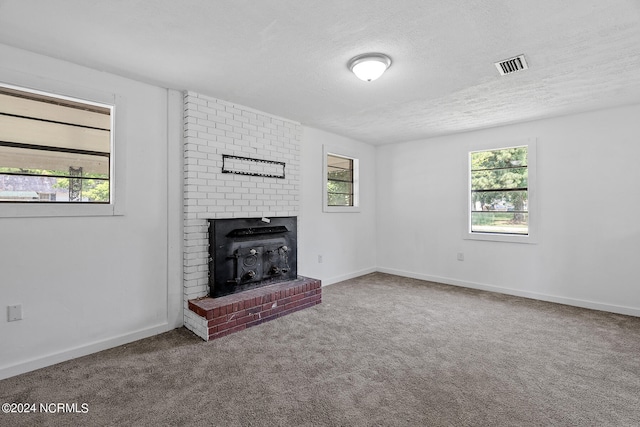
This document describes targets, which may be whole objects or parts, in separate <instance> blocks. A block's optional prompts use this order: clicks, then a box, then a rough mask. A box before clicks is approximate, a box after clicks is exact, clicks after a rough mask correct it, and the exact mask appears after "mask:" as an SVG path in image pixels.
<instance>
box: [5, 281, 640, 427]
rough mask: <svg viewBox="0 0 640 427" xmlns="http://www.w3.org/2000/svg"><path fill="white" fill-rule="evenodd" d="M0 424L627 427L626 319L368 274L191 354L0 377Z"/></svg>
mask: <svg viewBox="0 0 640 427" xmlns="http://www.w3.org/2000/svg"><path fill="white" fill-rule="evenodd" d="M0 402H23V403H24V402H31V403H49V402H62V403H74V402H75V403H77V404H78V405H79V406H78V407H79V408H81V404H82V403H86V404H87V408H88V412H87V413H78V414H64V413H58V414H43V413H36V414H0V425H2V426H34V425H65V426H66V425H83V426H84V425H135V426H144V425H149V426H152V425H154V426H155V425H176V426H184V425H213V426H639V425H640V318H636V317H629V316H622V315H617V314H611V313H605V312H598V311H591V310H585V309H580V308H574V307H568V306H563V305H558V304H551V303H546V302H541V301H534V300H528V299H524V298H518V297H511V296H506V295H500V294H494V293H490V292H482V291H476V290H470V289H464V288H459V287H453V286H446V285H441V284H435V283H430V282H424V281H419V280H414V279H407V278H401V277H396V276H391V275H387V274H381V273H374V274H370V275H366V276H362V277H359V278H356V279H353V280H348V281H345V282H341V283H338V284H335V285H332V286H328V287H326V288H324V289H323V303H322V304H320V305H318V306H315V307H313V308H310V309H306V310H303V311H300V312H297V313H294V314H291V315H289V316H286V317H283V318H280V319H277V320H274V321H271V322H267V323H264V324H262V325H259V326H256V327H253V328H250V329H247V330H245V331H242V332H239V333H236V334H232V335H230V336H228V337H225V338H222V339H219V340H215V341H212V342H204V341H201V340H200V339H199V338H197V337H195V336H194V335H193V334H191V333H190V332H189V331H187V330H185V329H177V330H175V331H171V332H168V333H165V334H162V335H158V336H155V337H152V338H148V339H145V340H141V341H138V342H135V343H132V344H128V345H125V346H121V347H117V348H114V349H110V350H107V351H103V352H100V353H96V354H93V355H90V356H86V357H82V358H78V359H75V360H72V361H68V362H64V363H61V364H58V365H55V366H51V367H48V368H45V369H40V370H38V371H34V372H30V373H27V374H24V375H20V376H17V377H13V378H9V379H6V380H3V381H0Z"/></svg>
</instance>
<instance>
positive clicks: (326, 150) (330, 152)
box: [322, 145, 360, 213]
mask: <svg viewBox="0 0 640 427" xmlns="http://www.w3.org/2000/svg"><path fill="white" fill-rule="evenodd" d="M322 152H323V157H322V165H323V166H322V210H323V212H327V213H340V212H342V213H354V212H360V159H359V158H358V157H357V155H356V154H355V153H352V152H349V151H348V150H343V149H340V148H337V147H330V146H326V145H325V146H323V150H322ZM328 156H335V157H342V158H344V159H349V160H351V161H352V162H353V206H329V192H328V189H327V181H328V175H329V173H328V170H329V166H328Z"/></svg>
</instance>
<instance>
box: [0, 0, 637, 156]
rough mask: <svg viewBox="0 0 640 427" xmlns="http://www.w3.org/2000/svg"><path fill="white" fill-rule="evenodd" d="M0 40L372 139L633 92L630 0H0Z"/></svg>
mask: <svg viewBox="0 0 640 427" xmlns="http://www.w3.org/2000/svg"><path fill="white" fill-rule="evenodd" d="M0 43H4V44H7V45H11V46H15V47H19V48H23V49H26V50H30V51H33V52H38V53H42V54H46V55H49V56H52V57H56V58H61V59H65V60H68V61H71V62H74V63H77V64H81V65H85V66H88V67H91V68H96V69H99V70H104V71H108V72H111V73H115V74H120V75H123V76H126V77H131V78H135V79H138V80H142V81H147V82H150V83H153V84H158V85H161V86H164V87H169V88H174V89H180V90H184V89H189V90H194V91H196V92H200V93H203V94H207V95H211V96H214V97H217V98H221V99H225V100H228V101H231V102H236V103H239V104H243V105H246V106H249V107H252V108H255V109H259V110H263V111H266V112H269V113H272V114H275V115H279V116H282V117H286V118H289V119H293V120H297V121H300V122H301V123H302V124H304V125H308V126H312V127H316V128H320V129H325V130H328V131H331V132H334V133H337V134H341V135H345V136H349V137H352V138H355V139H358V140H361V141H365V142H369V143H373V144H387V143H394V142H401V141H407V140H415V139H421V138H427V137H431V136H436V135H443V134H448V133H454V132H461V131H467V130H473V129H480V128H486V127H491V126H498V125H502V124H508V123H515V122H520V121H527V120H533V119H538V118H544V117H549V116H557V115H563V114H571V113H575V112H581V111H587V110H593V109H598V108H603V107H612V106H618V105H625V104H632V103H640V1H639V0H606V1H602V0H597V1H596V0H562V1H558V0H535V1H532V0H484V1H482V0H443V1H433V0H432V1H428V0H394V1H391V0H388V1H381V0H324V1H317V0H288V1H287V0H181V1H175V0H109V1H104V0H0ZM371 51H374V52H383V53H386V54H387V55H389V56H390V57H391V58H392V60H393V64H392V66H391V68H390V69H389V70H388V71H387V73H386V74H384V75H383V76H382V77H381V78H380V79H379V80H377V81H375V82H371V83H365V82H362V81H360V80H357V79H356V78H355V76H353V75H352V74H351V73H350V72H349V71H348V69H347V67H346V64H347V62H348V60H349V59H350V58H351V57H353V56H355V55H357V54H360V53H364V52H371ZM522 53H524V54H525V56H526V58H527V61H528V63H529V67H530V69H529V70H526V71H522V72H518V73H516V74H512V75H507V76H504V77H502V76H500V75H499V74H498V72H497V70H496V68H495V66H494V65H493V63H494V62H496V61H499V60H502V59H506V58H509V57H512V56H516V55H519V54H522Z"/></svg>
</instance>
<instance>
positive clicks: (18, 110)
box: [0, 85, 113, 204]
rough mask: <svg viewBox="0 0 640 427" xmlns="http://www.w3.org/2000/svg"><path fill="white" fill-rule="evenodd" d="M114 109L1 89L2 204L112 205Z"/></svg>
mask: <svg viewBox="0 0 640 427" xmlns="http://www.w3.org/2000/svg"><path fill="white" fill-rule="evenodd" d="M112 123H113V106H111V105H105V104H99V103H95V102H89V101H83V100H78V99H74V98H68V97H62V96H58V95H52V94H46V93H43V92H38V91H31V90H26V89H20V88H16V87H12V86H3V85H0V203H29V204H34V203H46V204H60V203H65V204H74V203H76V204H109V203H110V202H111V201H112V193H113V191H112V184H111V183H112V177H111V170H112V165H111V158H112V151H113V150H112V128H113V124H112Z"/></svg>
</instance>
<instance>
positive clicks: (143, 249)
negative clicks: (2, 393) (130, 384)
mask: <svg viewBox="0 0 640 427" xmlns="http://www.w3.org/2000/svg"><path fill="white" fill-rule="evenodd" d="M0 57H1V58H2V63H1V65H0V81H2V82H5V83H10V84H15V85H20V86H26V87H32V88H36V89H40V90H45V91H54V92H58V93H62V94H66V95H71V96H78V97H83V96H85V94H86V96H91V94H93V93H109V94H113V95H115V97H116V99H117V100H118V101H117V102H118V103H117V106H116V113H115V114H116V118H115V120H116V124H115V132H116V136H115V138H116V141H115V144H116V151H117V154H116V158H117V160H118V164H117V165H116V167H117V169H118V170H117V171H118V172H120V174H119V175H118V176H117V181H118V183H119V184H122V185H120V186H119V187H118V188H116V191H120V195H121V196H122V200H121V202H122V203H121V204H120V208H121V210H122V213H123V214H122V215H118V216H93V217H86V216H85V217H82V216H81V217H41V218H24V217H16V218H0V239H1V242H2V243H1V244H0V311H1V312H2V313H3V314H2V316H0V342H1V343H2V345H0V378H3V377H7V376H11V375H15V374H18V373H21V372H26V371H28V370H32V369H36V368H39V367H42V366H46V365H50V364H53V363H56V362H59V361H62V360H66V359H70V358H73V357H78V356H80V355H84V354H88V353H91V352H94V351H98V350H101V349H104V348H108V347H112V346H115V345H119V344H122V343H126V342H130V341H133V340H136V339H140V338H143V337H146V336H151V335H154V334H157V333H160V332H164V331H167V330H169V329H172V328H175V327H178V326H180V325H181V322H182V312H181V309H182V283H181V276H182V273H181V271H178V270H179V268H180V267H176V266H181V259H182V255H181V251H182V248H181V238H182V231H181V229H180V227H181V223H182V220H181V210H182V196H181V194H182V189H181V188H179V185H175V183H176V182H177V183H179V182H180V176H181V173H182V158H181V139H180V138H181V130H180V128H181V122H182V117H181V115H182V98H181V96H176V93H175V92H172V91H167V90H166V89H162V88H158V87H155V86H150V85H147V84H143V83H139V82H135V81H132V80H128V79H124V78H121V77H117V76H114V75H110V74H107V73H103V72H99V71H95V70H90V69H87V68H84V67H80V66H77V65H73V64H70V63H66V62H62V61H58V60H55V59H52V58H48V57H44V56H40V55H36V54H32V53H28V52H25V51H22V50H18V49H14V48H10V47H7V46H4V45H0ZM168 135H172V137H171V138H169V136H168ZM168 152H171V153H172V154H171V157H169V156H168V155H167V153H168ZM174 156H175V157H174ZM168 171H170V172H168ZM168 173H171V174H173V176H172V177H171V178H170V177H169V175H168ZM170 179H171V180H172V181H171V182H172V184H169V182H170ZM3 209H8V207H7V206H6V205H4V206H3V205H0V211H1V210H3ZM168 218H172V225H171V229H169V228H170V227H169V219H168ZM176 230H177V231H176ZM169 265H172V267H169ZM169 277H171V278H172V279H171V281H169V279H168V278H169ZM14 304H22V306H23V311H24V319H23V320H20V321H15V322H8V321H7V315H6V310H7V306H8V305H14Z"/></svg>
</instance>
